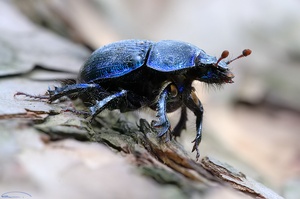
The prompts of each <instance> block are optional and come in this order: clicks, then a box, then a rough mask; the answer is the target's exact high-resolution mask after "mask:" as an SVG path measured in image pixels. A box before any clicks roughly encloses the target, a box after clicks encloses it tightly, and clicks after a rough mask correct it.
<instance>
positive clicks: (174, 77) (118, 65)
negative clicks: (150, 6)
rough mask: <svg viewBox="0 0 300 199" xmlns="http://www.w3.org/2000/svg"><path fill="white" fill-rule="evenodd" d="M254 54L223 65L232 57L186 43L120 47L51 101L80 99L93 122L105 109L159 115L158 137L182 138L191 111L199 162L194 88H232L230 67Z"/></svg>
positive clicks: (94, 61)
mask: <svg viewBox="0 0 300 199" xmlns="http://www.w3.org/2000/svg"><path fill="white" fill-rule="evenodd" d="M250 53H251V50H249V49H246V50H244V51H243V54H242V55H240V56H238V57H237V58H235V59H233V60H230V61H228V62H224V61H223V59H224V58H226V57H227V56H228V51H224V52H223V53H222V55H221V57H220V58H219V59H217V58H216V57H213V56H210V55H207V54H206V53H205V52H204V51H203V50H201V49H200V48H198V47H196V46H194V45H192V44H189V43H186V42H182V41H174V40H163V41H159V42H153V41H147V40H124V41H119V42H115V43H111V44H109V45H106V46H103V47H101V48H99V49H97V50H96V51H95V52H93V53H92V55H91V56H90V57H89V58H88V60H87V61H86V62H85V64H84V66H83V67H82V68H81V70H80V72H79V75H78V80H77V83H76V84H72V85H66V86H63V87H60V88H55V89H54V90H48V92H49V95H50V98H49V101H50V102H52V101H54V100H57V99H59V98H60V97H62V96H66V95H71V94H74V93H78V95H79V96H80V97H81V98H82V99H83V101H84V102H85V104H86V105H88V106H89V109H90V114H91V115H92V118H94V117H95V116H96V115H97V114H99V113H100V112H101V111H102V110H104V109H106V108H107V109H110V110H113V109H120V111H121V112H126V111H133V110H136V109H138V108H141V107H150V108H152V109H154V110H156V111H157V114H156V116H157V118H158V120H155V121H152V126H153V127H154V129H156V130H157V132H158V137H162V136H163V135H165V134H166V133H167V132H171V135H172V136H175V137H177V136H180V134H181V131H182V130H183V129H185V128H186V121H187V108H188V109H190V110H191V111H193V112H194V114H195V115H196V131H197V132H196V138H195V140H194V141H193V142H194V146H193V150H192V151H195V150H196V151H197V155H196V158H197V159H198V157H199V150H198V146H199V143H200V141H201V136H202V133H201V132H202V119H203V106H202V104H201V102H200V100H199V99H198V98H197V96H196V94H195V89H194V88H193V87H192V82H193V81H194V80H198V81H202V82H206V83H208V84H223V83H232V82H233V81H232V78H233V77H234V75H233V73H232V72H231V71H230V70H229V69H228V67H227V65H228V64H229V63H231V62H232V61H234V60H236V59H238V58H241V57H244V56H248V55H250ZM21 94H22V93H21ZM26 95H27V94H26ZM179 108H181V116H180V119H179V121H178V124H177V125H176V126H175V128H174V129H173V130H171V128H170V122H169V120H168V117H167V115H166V114H167V113H169V112H173V111H175V110H177V109H179Z"/></svg>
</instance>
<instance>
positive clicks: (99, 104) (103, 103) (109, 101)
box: [90, 90, 128, 120]
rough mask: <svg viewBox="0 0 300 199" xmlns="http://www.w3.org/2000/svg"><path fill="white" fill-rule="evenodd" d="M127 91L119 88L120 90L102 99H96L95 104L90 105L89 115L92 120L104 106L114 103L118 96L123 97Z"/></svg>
mask: <svg viewBox="0 0 300 199" xmlns="http://www.w3.org/2000/svg"><path fill="white" fill-rule="evenodd" d="M127 92H128V91H126V90H121V91H120V92H117V93H114V94H112V95H110V96H108V97H106V98H104V99H102V100H100V101H99V100H96V104H95V105H94V106H91V107H90V111H91V115H92V119H91V120H93V119H94V118H95V117H96V115H98V114H99V113H100V112H101V111H103V110H104V109H105V108H106V107H108V106H111V105H112V104H114V103H116V100H119V98H121V97H124V96H125V95H126V94H127ZM116 108H117V107H116Z"/></svg>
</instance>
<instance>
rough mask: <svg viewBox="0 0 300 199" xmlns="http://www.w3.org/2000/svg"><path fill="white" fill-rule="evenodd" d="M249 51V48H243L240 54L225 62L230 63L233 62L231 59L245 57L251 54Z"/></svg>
mask: <svg viewBox="0 0 300 199" xmlns="http://www.w3.org/2000/svg"><path fill="white" fill-rule="evenodd" d="M251 52H252V51H251V50H250V49H245V50H243V53H242V54H241V55H239V56H237V57H236V58H234V59H232V60H229V61H228V62H226V64H227V65H228V64H230V63H231V62H233V61H235V60H237V59H240V58H242V57H247V56H248V55H250V54H251Z"/></svg>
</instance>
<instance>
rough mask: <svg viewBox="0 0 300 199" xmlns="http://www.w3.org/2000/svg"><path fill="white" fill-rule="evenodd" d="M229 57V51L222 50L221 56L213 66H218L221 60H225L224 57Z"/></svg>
mask: <svg viewBox="0 0 300 199" xmlns="http://www.w3.org/2000/svg"><path fill="white" fill-rule="evenodd" d="M228 55H229V51H228V50H224V51H223V52H222V54H221V57H220V58H219V59H218V61H217V63H216V64H215V65H216V66H218V63H219V62H220V61H221V60H222V59H225V58H226V57H228Z"/></svg>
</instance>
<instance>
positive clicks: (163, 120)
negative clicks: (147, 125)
mask: <svg viewBox="0 0 300 199" xmlns="http://www.w3.org/2000/svg"><path fill="white" fill-rule="evenodd" d="M170 84H171V82H166V83H165V84H164V85H163V87H162V89H161V92H160V93H159V96H158V99H157V104H156V106H157V107H156V109H157V113H156V117H158V121H155V120H153V121H152V123H151V125H152V126H153V127H155V128H156V129H157V131H158V135H157V136H158V137H162V136H163V135H164V134H165V133H167V132H168V131H169V130H170V126H171V125H170V122H169V120H168V118H167V114H166V111H167V98H168V94H169V92H168V85H170ZM168 140H169V137H168V136H167V138H166V141H168Z"/></svg>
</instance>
